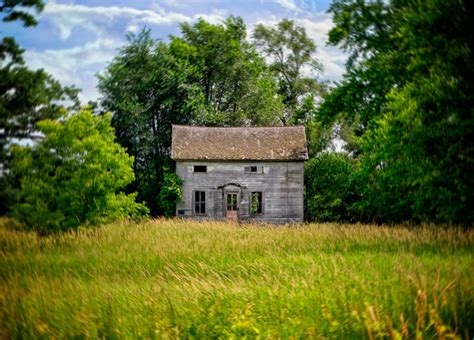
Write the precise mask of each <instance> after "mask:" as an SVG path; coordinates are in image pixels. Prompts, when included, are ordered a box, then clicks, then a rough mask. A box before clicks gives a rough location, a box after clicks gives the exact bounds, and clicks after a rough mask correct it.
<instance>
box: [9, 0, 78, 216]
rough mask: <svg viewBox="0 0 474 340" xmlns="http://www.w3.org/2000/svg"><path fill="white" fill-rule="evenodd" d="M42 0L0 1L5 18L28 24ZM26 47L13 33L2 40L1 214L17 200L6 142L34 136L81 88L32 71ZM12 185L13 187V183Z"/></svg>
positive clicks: (71, 103)
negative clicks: (63, 83) (28, 65)
mask: <svg viewBox="0 0 474 340" xmlns="http://www.w3.org/2000/svg"><path fill="white" fill-rule="evenodd" d="M43 7H44V3H43V1H40V0H31V1H30V0H28V1H26V0H25V1H20V0H5V1H1V2H0V14H1V15H2V21H4V22H10V21H15V20H19V21H21V22H23V25H24V26H25V27H30V26H35V25H36V24H37V21H36V19H35V17H34V15H33V13H32V12H31V11H29V10H27V9H28V8H32V9H34V10H36V12H40V11H41V10H42V9H43ZM23 52H24V50H23V49H22V48H21V47H19V46H18V44H17V43H16V42H15V39H14V38H13V37H2V41H1V42H0V79H1V81H0V164H2V167H3V174H0V214H3V213H5V212H6V211H7V209H8V207H9V206H10V205H11V204H12V203H13V202H14V197H15V190H14V186H15V178H14V174H11V173H10V172H9V159H8V152H7V146H8V144H9V143H10V142H11V141H12V140H18V139H31V138H32V134H33V133H34V131H35V127H36V122H38V121H39V120H42V119H45V118H54V117H59V116H60V113H61V110H62V108H63V107H64V106H65V105H69V106H76V105H77V103H78V101H77V92H78V90H77V89H75V88H73V87H63V86H61V84H60V83H59V82H58V81H56V80H55V79H53V77H51V75H49V74H48V73H46V72H45V71H44V70H36V71H32V70H30V69H28V68H27V67H26V66H25V62H24V59H23ZM12 186H13V187H12Z"/></svg>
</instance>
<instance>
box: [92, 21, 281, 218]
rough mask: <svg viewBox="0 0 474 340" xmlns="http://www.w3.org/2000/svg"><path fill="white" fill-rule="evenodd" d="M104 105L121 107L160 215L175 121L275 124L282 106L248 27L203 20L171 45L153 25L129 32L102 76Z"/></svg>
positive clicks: (125, 140) (119, 127)
mask: <svg viewBox="0 0 474 340" xmlns="http://www.w3.org/2000/svg"><path fill="white" fill-rule="evenodd" d="M99 90H100V91H101V93H102V99H101V104H102V106H103V107H104V108H105V109H106V110H109V111H111V112H113V114H114V115H113V119H112V124H113V126H114V127H115V131H116V135H117V140H118V142H119V143H120V144H121V145H122V146H124V147H126V148H127V150H128V152H130V154H131V155H133V156H134V157H135V164H134V170H135V175H136V181H135V182H134V183H133V184H132V185H131V186H130V188H129V190H131V191H138V198H139V199H140V200H144V201H145V202H146V203H147V205H148V207H149V208H150V210H151V213H152V214H153V215H154V216H156V215H159V214H162V213H164V211H165V209H168V208H165V207H162V206H161V205H160V201H159V191H160V190H161V188H162V183H163V180H164V172H163V169H164V168H166V167H168V168H170V169H172V168H173V164H172V162H171V159H170V150H171V126H172V124H202V125H220V126H222V125H224V126H228V125H268V124H274V123H276V122H277V118H276V117H277V116H278V114H279V112H281V111H282V105H281V101H280V99H279V98H278V96H275V83H274V81H273V79H272V78H271V77H270V75H269V73H268V69H267V68H266V65H265V63H264V61H263V59H262V58H261V57H259V56H258V54H257V53H256V51H255V50H254V48H253V47H252V46H251V45H250V44H248V43H247V42H246V41H245V25H244V24H243V22H242V19H240V18H234V17H230V18H229V19H227V20H226V21H225V22H224V24H223V25H211V24H209V23H207V22H205V21H204V20H199V21H198V22H197V23H196V24H194V25H189V24H183V25H182V37H171V39H170V42H169V43H168V44H167V43H164V42H160V41H156V40H154V39H152V37H151V35H150V32H149V31H148V30H143V31H142V32H141V33H139V34H138V35H130V36H129V44H128V45H127V46H125V47H124V48H122V49H121V50H120V52H119V55H118V56H117V57H115V58H114V60H113V61H112V63H110V65H109V66H108V68H107V70H106V72H104V73H103V74H102V75H100V76H99Z"/></svg>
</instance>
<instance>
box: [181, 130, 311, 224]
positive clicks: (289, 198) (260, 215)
mask: <svg viewBox="0 0 474 340" xmlns="http://www.w3.org/2000/svg"><path fill="white" fill-rule="evenodd" d="M172 158H173V160H175V161H176V173H177V174H178V176H180V177H181V179H182V180H183V182H184V184H183V187H182V190H183V200H182V201H181V202H179V203H178V204H177V207H176V214H177V216H180V217H191V218H197V219H225V218H227V219H232V220H238V221H245V220H260V221H266V222H272V223H287V222H301V221H303V215H304V198H303V187H304V166H303V162H304V161H305V160H307V159H308V151H307V147H306V135H305V129H304V127H302V126H291V127H286V126H285V127H224V128H221V127H196V126H181V125H173V133H172Z"/></svg>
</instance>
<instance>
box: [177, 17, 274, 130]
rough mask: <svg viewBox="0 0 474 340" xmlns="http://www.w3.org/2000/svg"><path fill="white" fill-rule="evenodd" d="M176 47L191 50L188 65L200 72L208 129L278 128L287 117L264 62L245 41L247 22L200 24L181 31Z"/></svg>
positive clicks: (204, 120) (230, 20)
mask: <svg viewBox="0 0 474 340" xmlns="http://www.w3.org/2000/svg"><path fill="white" fill-rule="evenodd" d="M172 44H178V45H185V46H187V49H186V55H182V56H181V57H182V59H184V60H188V61H189V62H190V63H191V64H192V65H194V66H195V68H196V70H197V71H198V72H197V73H195V82H196V83H197V84H198V85H199V86H200V87H201V89H202V92H203V95H204V98H205V103H206V111H205V115H203V116H201V117H200V121H199V122H200V123H202V124H206V125H220V126H223V125H224V126H225V125H274V124H277V123H278V122H279V119H278V118H279V117H281V116H282V114H283V105H282V103H281V98H279V97H278V96H275V92H276V84H275V81H274V80H273V78H272V76H271V74H270V72H269V69H268V68H267V66H266V64H265V61H264V60H263V58H262V57H261V56H260V55H259V54H258V53H257V51H256V49H255V47H254V46H253V45H252V44H250V43H249V42H247V40H246V26H245V23H244V22H243V20H242V18H240V17H234V16H230V17H229V18H227V19H226V20H225V21H224V22H223V23H222V24H217V25H213V24H210V23H208V22H206V21H204V20H202V19H201V20H199V21H198V22H196V23H195V24H193V25H191V24H188V23H184V24H182V25H181V36H180V37H172Z"/></svg>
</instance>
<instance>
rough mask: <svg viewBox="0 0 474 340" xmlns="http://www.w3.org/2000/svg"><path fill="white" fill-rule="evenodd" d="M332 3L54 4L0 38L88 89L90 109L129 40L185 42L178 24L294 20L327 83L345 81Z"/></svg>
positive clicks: (58, 0) (82, 0)
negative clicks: (333, 34)
mask: <svg viewBox="0 0 474 340" xmlns="http://www.w3.org/2000/svg"><path fill="white" fill-rule="evenodd" d="M329 4H330V0H161V1H158V0H135V1H134V0H75V1H73V0H54V1H53V0H51V1H46V6H45V8H44V10H43V12H41V14H39V15H38V16H37V18H38V21H39V24H38V26H36V27H33V28H24V27H23V26H21V24H20V23H3V22H0V36H14V37H15V39H16V40H17V42H18V43H19V44H20V46H22V47H23V48H25V49H26V52H25V59H26V63H27V65H28V66H29V67H30V68H32V69H39V68H43V69H45V70H46V71H47V72H49V73H51V74H52V75H53V76H54V78H56V79H57V80H59V81H60V82H61V83H62V84H63V85H75V86H76V87H78V88H80V89H82V91H81V93H80V95H79V98H80V99H81V101H82V102H84V103H86V102H87V101H89V100H97V99H98V98H99V97H100V93H99V92H98V90H97V88H96V86H97V77H96V75H97V74H98V73H100V72H103V71H104V70H105V68H106V67H107V64H108V63H109V62H111V61H112V59H113V58H114V56H115V55H116V54H117V50H118V49H119V48H120V47H121V46H124V45H126V35H127V32H138V31H139V30H140V29H141V28H143V27H147V28H149V29H151V31H152V35H153V37H154V38H156V39H161V40H163V41H167V40H168V36H169V35H170V34H171V35H179V33H180V30H179V24H180V23H182V22H190V23H192V22H195V21H196V20H197V19H198V18H203V19H205V20H206V21H208V22H211V23H214V24H218V23H220V22H222V20H224V19H225V18H226V17H228V16H229V15H238V16H241V17H242V18H243V19H244V21H245V23H246V25H247V29H248V31H249V35H248V36H249V39H250V36H251V32H252V30H253V27H254V26H255V25H256V24H257V23H263V24H265V25H274V24H276V23H278V22H279V21H280V20H281V19H283V18H288V19H292V20H294V21H295V23H296V24H297V25H298V26H302V27H304V28H305V29H306V32H307V34H308V36H309V37H310V38H312V39H313V40H314V41H315V42H316V44H317V47H318V51H317V54H316V56H317V58H318V59H319V61H320V62H321V63H322V64H323V66H324V72H323V74H322V75H321V76H320V77H319V79H321V80H330V81H337V80H340V78H341V76H342V73H343V72H344V63H345V61H346V55H345V54H344V53H343V52H342V51H341V50H339V49H338V48H337V47H332V46H326V41H327V32H328V31H329V30H330V29H331V27H332V25H333V24H332V21H331V17H330V15H329V14H327V13H326V10H327V9H328V7H329Z"/></svg>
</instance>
